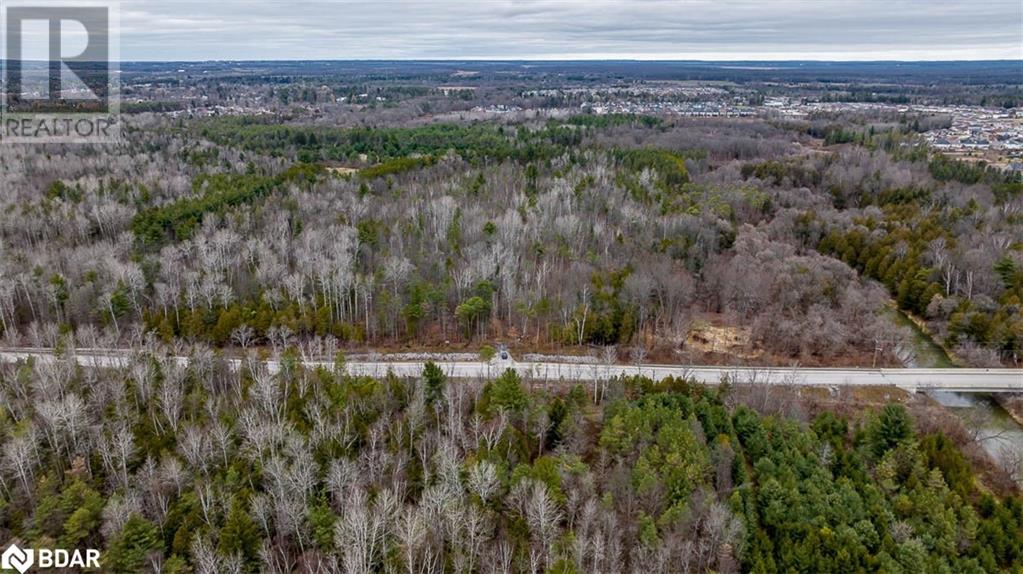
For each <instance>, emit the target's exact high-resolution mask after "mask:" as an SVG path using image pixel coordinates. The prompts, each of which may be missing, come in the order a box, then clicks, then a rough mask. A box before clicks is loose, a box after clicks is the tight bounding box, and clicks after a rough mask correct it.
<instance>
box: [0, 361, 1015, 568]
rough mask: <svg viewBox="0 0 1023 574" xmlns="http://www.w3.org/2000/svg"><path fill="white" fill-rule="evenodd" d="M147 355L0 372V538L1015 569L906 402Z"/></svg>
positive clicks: (1010, 553)
mask: <svg viewBox="0 0 1023 574" xmlns="http://www.w3.org/2000/svg"><path fill="white" fill-rule="evenodd" d="M69 349H70V347H69ZM166 353H167V349H161V348H160V347H158V346H156V345H153V344H152V343H150V344H149V345H148V346H147V347H146V348H144V349H140V350H139V351H138V352H137V353H136V354H135V355H134V356H133V357H132V358H131V359H129V360H128V361H127V362H126V364H125V365H124V366H123V367H122V368H116V369H103V370H92V369H83V368H81V367H79V366H76V365H75V364H74V363H73V361H72V360H71V359H70V358H69V359H67V360H64V359H61V358H58V359H57V360H56V361H54V362H41V363H37V364H32V363H29V364H26V363H21V364H17V365H12V364H8V365H4V366H2V367H0V398H2V401H0V404H2V405H3V409H2V410H0V442H2V444H3V449H2V453H0V461H2V466H0V535H2V537H3V538H4V539H8V538H13V539H15V540H19V541H22V542H23V543H24V544H26V545H30V546H39V545H47V544H53V543H57V544H61V545H64V546H67V547H90V548H100V549H103V568H104V570H105V571H109V572H126V573H134V572H141V571H152V572H166V573H180V572H194V573H197V574H204V573H214V572H239V573H240V572H282V573H285V572H346V573H364V572H502V573H503V572H559V573H569V572H706V571H714V572H721V573H727V572H737V571H739V570H742V571H746V572H756V573H770V572H794V571H795V572H843V573H844V572H887V573H901V572H905V573H911V572H919V573H923V572H949V573H952V572H956V573H960V572H969V573H973V572H976V573H982V572H1018V571H1019V568H1020V566H1021V564H1023V500H1021V498H1020V497H1019V495H1018V494H1015V490H1014V487H1012V486H1008V487H1005V486H1004V484H1005V483H999V482H997V481H995V482H991V477H990V476H988V477H985V476H981V475H978V474H976V473H975V472H974V471H973V470H972V469H971V464H970V462H969V461H968V460H967V458H966V457H965V456H964V451H963V450H961V448H960V447H963V448H966V447H968V446H969V444H968V442H963V441H962V440H957V439H956V438H955V437H957V436H961V434H956V432H955V431H956V424H958V423H955V424H951V425H950V426H946V427H945V428H944V430H943V429H942V428H941V426H940V425H937V424H936V422H935V418H934V417H933V415H932V414H927V411H920V412H921V414H919V416H914V415H912V414H911V413H912V412H914V410H915V409H919V408H920V407H919V406H910V407H906V406H903V405H902V404H899V403H898V402H894V403H892V404H889V405H887V406H885V407H883V408H867V409H865V410H852V411H849V412H848V413H847V414H836V412H835V411H834V410H821V409H819V408H817V407H816V406H814V403H813V402H812V401H810V402H806V401H804V400H802V399H799V398H796V399H795V400H794V401H793V400H780V399H781V397H782V395H781V394H773V395H765V394H764V393H765V392H766V393H769V394H770V393H791V392H794V390H793V391H788V390H784V389H781V388H773V389H771V388H765V387H763V386H762V385H761V386H750V385H748V384H744V383H743V382H741V381H737V382H734V383H732V382H727V381H726V382H724V383H722V384H721V385H720V386H718V387H704V386H700V385H696V384H691V383H690V382H688V381H686V380H668V381H662V382H661V383H659V384H657V385H654V384H652V383H651V381H649V380H646V379H643V378H638V377H637V378H626V379H615V380H612V381H609V382H606V383H605V384H603V385H601V387H600V388H599V389H598V391H599V392H598V393H597V394H596V395H594V394H593V392H592V389H590V390H587V389H584V388H583V387H580V386H576V387H568V386H548V385H546V384H542V383H537V382H534V381H529V380H524V379H522V378H520V376H519V375H517V374H516V373H515V372H514V371H507V372H505V373H504V374H502V375H500V376H499V377H497V378H495V379H493V380H481V381H452V380H448V379H447V376H446V375H445V373H444V372H443V370H442V369H441V368H439V367H437V366H436V365H433V364H432V363H429V364H427V367H426V369H425V370H424V372H423V374H422V376H421V377H417V378H409V379H399V378H396V377H393V376H385V377H382V378H379V379H373V378H366V377H353V376H349V375H348V374H346V369H345V362H344V358H343V356H341V355H338V357H337V358H336V359H335V361H334V363H333V365H332V366H329V367H323V368H317V369H307V368H304V367H302V366H301V363H300V362H298V361H297V355H295V353H294V351H293V350H289V351H286V352H285V353H284V354H283V355H282V356H281V357H279V358H280V360H281V363H280V365H281V368H280V370H279V371H276V372H269V371H267V370H266V368H265V364H264V363H262V362H260V361H256V360H251V359H250V360H248V361H245V362H243V364H242V366H241V368H239V369H231V368H229V367H228V365H227V364H226V363H225V362H223V361H222V360H221V359H220V358H218V357H217V355H216V354H214V353H212V352H210V351H209V350H203V349H201V348H200V349H196V350H192V351H191V352H190V354H189V355H187V357H188V362H187V363H182V362H180V361H176V360H174V359H173V358H171V357H168V355H167V354H166ZM595 398H596V399H597V400H595ZM845 405H846V407H848V406H849V403H848V402H846V403H845ZM847 410H848V409H847ZM914 419H916V420H914ZM946 431H948V434H946ZM998 484H1002V485H1003V486H1001V487H997V485H998ZM1009 484H1011V483H1009ZM992 486H996V490H994V491H992ZM1006 488H1007V490H1006Z"/></svg>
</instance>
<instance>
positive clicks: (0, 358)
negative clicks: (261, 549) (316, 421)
mask: <svg viewBox="0 0 1023 574" xmlns="http://www.w3.org/2000/svg"><path fill="white" fill-rule="evenodd" d="M30 357H31V358H34V359H35V360H37V361H53V360H55V358H54V356H53V354H52V352H51V351H49V350H43V349H8V350H0V362H16V361H19V360H26V359H28V358H30ZM75 359H76V361H77V362H78V363H79V364H81V365H83V366H92V367H118V366H124V365H127V364H128V363H129V361H130V359H131V354H130V352H129V351H122V350H100V349H90V350H80V351H77V352H76V354H75ZM177 360H178V361H180V362H187V359H186V358H184V357H179V358H177ZM231 361H232V363H233V364H234V365H235V366H237V365H238V364H239V363H240V361H239V360H238V359H231ZM266 364H267V367H268V368H269V369H270V370H276V369H277V368H279V364H278V363H276V362H275V361H268V362H267V363H266ZM306 364H307V365H308V366H320V365H322V366H330V365H331V363H329V362H320V361H308V362H306ZM424 364H425V363H424V362H421V361H402V362H390V361H358V362H349V363H347V368H348V372H349V373H351V374H353V375H370V376H382V375H385V374H387V372H388V371H391V372H393V373H394V374H395V375H397V376H399V377H406V376H418V375H420V374H421V373H422V372H423V367H424ZM437 364H438V365H439V366H440V367H441V368H442V369H443V370H444V372H445V373H447V374H448V376H449V377H452V378H461V379H475V378H489V377H494V376H497V375H499V374H501V373H502V372H504V370H505V369H509V368H512V369H515V370H516V371H517V372H518V373H519V374H520V375H522V376H523V377H528V378H532V379H538V380H546V381H595V380H606V379H608V378H611V377H615V376H618V375H636V374H643V375H645V376H647V377H650V378H651V379H653V380H655V381H659V380H662V379H665V378H667V377H689V378H691V379H695V380H697V381H700V382H702V383H709V384H716V383H718V382H720V381H721V380H722V378H723V377H726V376H727V377H729V379H730V380H732V381H733V382H736V383H763V384H789V385H803V386H816V387H837V386H844V385H859V386H896V387H900V388H903V389H906V390H909V391H918V390H931V389H940V390H948V391H967V392H1007V391H1015V392H1023V369H808V368H788V369H785V368H766V367H762V368H754V367H709V366H708V367H695V366H683V365H642V366H639V367H637V366H629V365H611V366H608V365H589V364H585V365H581V364H571V363H555V362H545V363H538V362H520V361H513V360H508V361H494V362H491V363H484V362H479V361H449V362H443V361H438V362H437Z"/></svg>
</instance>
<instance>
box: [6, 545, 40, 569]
mask: <svg viewBox="0 0 1023 574" xmlns="http://www.w3.org/2000/svg"><path fill="white" fill-rule="evenodd" d="M33 558H34V556H33V555H32V550H22V549H21V548H19V547H18V545H17V544H11V545H10V546H8V547H7V550H4V553H3V554H0V568H3V569H4V570H17V571H18V572H21V574H25V572H26V571H27V570H28V569H29V568H31V567H32V562H33Z"/></svg>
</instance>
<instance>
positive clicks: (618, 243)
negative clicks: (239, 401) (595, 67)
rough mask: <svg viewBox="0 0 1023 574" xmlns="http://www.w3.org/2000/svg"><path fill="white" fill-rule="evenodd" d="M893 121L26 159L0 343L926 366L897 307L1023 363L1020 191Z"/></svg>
mask: <svg viewBox="0 0 1023 574" xmlns="http://www.w3.org/2000/svg"><path fill="white" fill-rule="evenodd" d="M882 119H884V121H885V122H887V123H884V126H885V128H886V129H885V130H881V129H880V128H878V127H877V126H874V124H870V121H871V119H870V118H869V117H867V118H863V117H859V118H848V117H838V118H831V119H814V120H813V121H811V122H809V123H799V122H772V121H763V120H749V119H738V120H728V119H708V120H703V119H687V120H665V119H661V118H653V117H648V116H638V115H604V116H594V115H575V116H567V117H561V118H551V119H540V120H514V121H511V120H508V121H502V122H468V123H461V124H458V123H451V124H443V123H441V124H438V123H429V124H425V125H404V126H402V125H399V126H380V127H351V128H343V127H329V126H325V125H322V123H308V124H306V123H302V122H296V121H293V120H288V119H287V118H284V117H271V116H266V115H263V116H251V117H250V116H235V117H226V118H214V119H200V120H195V121H189V122H183V121H181V120H178V121H176V122H174V121H168V120H167V119H166V118H165V117H163V116H161V115H159V114H151V113H145V114H139V115H137V116H132V117H131V126H132V127H131V129H129V131H128V139H127V141H125V142H124V143H123V144H119V145H116V146H110V147H109V148H108V149H105V150H104V151H103V152H102V153H101V154H98V153H96V150H94V149H91V148H90V149H75V148H71V147H64V148H60V147H54V148H53V149H51V150H49V151H48V152H47V153H46V154H40V153H35V152H33V151H32V150H30V149H28V148H17V147H13V146H8V147H7V148H5V149H4V153H3V155H2V156H0V172H2V176H3V178H4V180H5V181H6V182H8V183H9V185H6V186H5V187H4V190H3V192H2V197H0V201H2V203H3V207H4V209H3V210H0V238H2V245H3V250H2V252H0V271H2V272H0V319H2V321H0V330H2V336H3V337H4V339H5V340H6V341H8V342H9V344H32V345H37V346H53V344H54V343H55V341H56V338H57V337H58V336H59V334H61V333H66V332H74V333H76V335H77V337H78V339H79V340H81V341H88V342H90V343H89V344H92V345H94V346H118V345H119V344H123V343H125V342H128V341H131V340H138V338H139V336H140V335H141V334H142V333H145V332H155V333H157V334H158V335H159V336H160V337H161V338H163V339H164V340H165V341H167V342H170V341H173V340H177V339H184V340H186V341H192V342H199V341H201V342H205V343H208V344H213V345H216V346H239V347H249V346H252V345H260V346H272V347H274V348H282V347H284V346H287V345H288V344H289V343H291V342H293V341H295V340H298V341H302V340H308V339H309V338H312V337H319V338H321V339H323V338H326V339H329V340H331V341H333V342H334V344H335V345H337V346H342V347H361V346H376V347H381V346H404V345H416V346H424V345H425V346H429V347H448V346H452V345H453V346H456V347H458V346H461V347H465V346H468V347H470V348H476V347H478V345H480V344H483V343H487V342H490V343H493V342H503V343H506V344H511V345H513V346H516V347H518V348H524V349H549V348H556V349H571V348H576V349H583V350H585V349H588V348H589V349H592V348H593V347H607V346H619V347H631V348H643V349H649V350H650V351H652V352H654V353H655V355H654V356H657V357H661V358H662V359H665V360H672V361H677V360H683V359H687V360H705V361H720V360H726V361H733V360H737V355H735V354H734V353H733V354H732V355H730V356H728V355H726V356H724V357H722V356H716V355H714V354H713V353H711V354H710V355H707V351H706V350H704V349H699V348H695V347H693V346H692V345H691V344H690V343H691V339H692V337H693V336H698V335H699V330H700V328H701V326H702V325H706V324H714V325H720V326H722V327H723V328H725V329H732V330H734V331H736V332H738V333H740V334H741V335H744V336H743V337H740V338H742V339H743V341H744V343H742V348H741V349H739V350H737V351H736V352H738V353H739V354H740V355H741V356H754V355H755V356H757V357H759V359H758V360H759V361H761V362H766V363H774V364H789V363H791V362H793V361H799V362H802V363H804V364H825V365H828V364H853V365H864V364H877V363H878V362H880V363H881V364H889V365H902V364H913V362H914V360H915V359H914V357H913V356H912V352H911V350H908V349H907V347H908V346H907V343H906V341H907V339H908V338H909V335H908V334H907V332H906V330H905V328H904V327H901V326H899V325H898V324H897V323H895V322H893V321H892V319H891V315H890V313H888V312H887V311H886V309H888V307H889V306H890V305H891V306H898V307H899V308H901V309H902V310H903V311H905V312H907V313H910V314H911V315H913V316H915V317H917V318H919V319H921V320H922V321H926V324H927V325H928V326H929V327H930V330H931V331H932V332H933V333H934V335H935V336H936V337H937V339H938V341H939V342H940V343H942V344H943V345H944V346H945V347H946V348H947V349H948V350H949V351H950V352H952V353H953V354H954V356H955V358H956V359H957V360H960V361H961V362H963V363H968V364H977V365H997V364H1003V365H1018V364H1019V360H1020V345H1021V344H1023V315H1021V313H1020V301H1021V296H1023V242H1021V241H1020V237H1023V229H1021V226H1023V216H1021V213H1023V212H1021V209H1023V207H1021V206H1023V193H1021V184H1020V183H1019V182H1018V181H1014V180H1012V179H1008V178H1006V176H1003V175H1000V174H998V173H997V172H994V171H991V170H984V169H983V168H978V167H971V165H968V164H964V163H962V162H954V161H951V160H941V159H939V157H937V156H932V155H931V154H928V153H927V150H926V149H925V148H923V147H921V146H920V144H919V143H915V140H913V132H912V128H911V126H909V125H908V124H905V123H898V122H897V121H896V122H895V123H892V122H891V121H890V118H882ZM828 122H831V123H828ZM835 122H839V123H838V124H835ZM841 122H845V123H841ZM917 123H918V122H917ZM866 124H870V126H871V127H870V129H869V130H866V129H865V128H864V125H866ZM836 126H845V127H836ZM839 129H841V130H847V131H849V132H850V133H855V134H858V135H857V136H856V137H854V138H852V139H854V140H855V142H856V143H832V145H830V146H829V147H828V148H827V151H826V152H820V151H817V152H811V151H808V150H811V149H812V148H813V147H814V146H819V145H821V139H820V137H822V136H823V137H824V138H825V139H828V138H829V137H830V136H829V135H828V134H834V133H837V132H836V131H835V130H839ZM848 139H849V138H846V137H844V136H843V137H841V138H838V139H837V140H836V138H831V140H834V141H840V142H845V141H846V140H848ZM824 143H827V142H824ZM584 352H585V351H584Z"/></svg>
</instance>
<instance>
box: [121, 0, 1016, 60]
mask: <svg viewBox="0 0 1023 574" xmlns="http://www.w3.org/2000/svg"><path fill="white" fill-rule="evenodd" d="M121 29H122V32H121V58H122V60H208V59H225V60H238V59H254V60H267V59H275V60H276V59H677V60H746V59H756V60H769V59H804V60H952V59H963V60H976V59H1023V1H1021V0H975V1H970V0H615V1H612V0H518V1H512V0H472V1H469V0H419V1H404V0H402V1H398V0H374V1H349V0H121Z"/></svg>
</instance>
